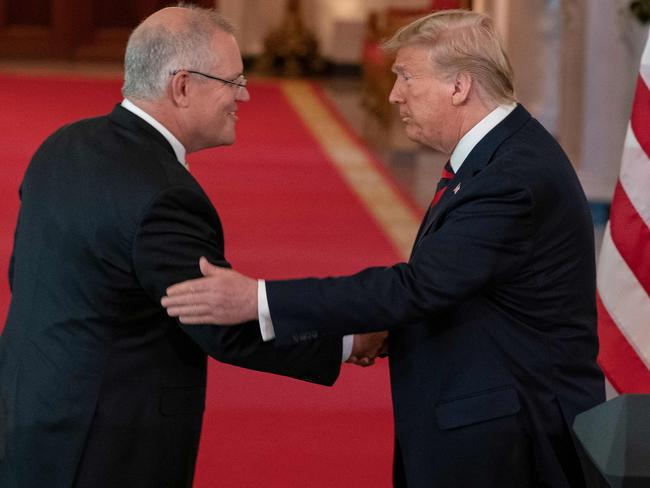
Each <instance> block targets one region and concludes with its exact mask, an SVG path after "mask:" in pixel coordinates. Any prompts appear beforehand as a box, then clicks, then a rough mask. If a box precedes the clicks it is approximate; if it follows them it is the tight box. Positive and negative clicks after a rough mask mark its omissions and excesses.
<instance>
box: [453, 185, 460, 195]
mask: <svg viewBox="0 0 650 488" xmlns="http://www.w3.org/2000/svg"><path fill="white" fill-rule="evenodd" d="M458 190H460V183H458V184H457V185H456V188H454V189H453V190H451V191H453V192H454V195H455V194H456V193H458Z"/></svg>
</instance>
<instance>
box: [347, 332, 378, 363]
mask: <svg viewBox="0 0 650 488" xmlns="http://www.w3.org/2000/svg"><path fill="white" fill-rule="evenodd" d="M352 340H353V342H352V353H351V354H350V357H349V358H348V360H347V361H346V363H351V364H356V365H357V366H363V367H366V366H372V365H373V364H375V359H376V358H385V357H386V356H388V332H385V331H384V332H372V333H370V334H356V335H354V336H353V339H352Z"/></svg>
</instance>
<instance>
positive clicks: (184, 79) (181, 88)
mask: <svg viewBox="0 0 650 488" xmlns="http://www.w3.org/2000/svg"><path fill="white" fill-rule="evenodd" d="M189 78H190V75H189V74H188V73H187V72H185V71H179V72H178V73H176V74H175V75H174V76H173V77H172V81H171V83H170V84H169V89H170V90H171V96H172V100H174V104H176V105H177V106H179V107H182V108H186V107H187V106H188V105H189V103H190V100H189V91H190V88H191V87H190V84H189V83H188V81H189Z"/></svg>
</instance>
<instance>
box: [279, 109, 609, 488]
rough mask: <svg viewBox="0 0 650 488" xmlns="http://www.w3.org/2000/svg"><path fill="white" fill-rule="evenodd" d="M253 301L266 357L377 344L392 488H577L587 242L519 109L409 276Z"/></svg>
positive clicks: (475, 153)
mask: <svg viewBox="0 0 650 488" xmlns="http://www.w3.org/2000/svg"><path fill="white" fill-rule="evenodd" d="M267 292H268V300H269V307H270V312H271V318H272V320H273V324H274V328H275V334H276V340H277V341H280V342H284V343H299V342H301V341H302V340H304V339H306V338H310V339H313V338H315V337H322V336H329V335H341V334H350V333H361V332H371V331H380V330H386V329H387V330H389V331H390V334H389V354H390V374H391V384H392V394H393V404H394V415H395V432H396V453H395V454H396V467H395V483H396V485H403V486H406V485H408V486H409V487H410V488H412V487H423V488H424V487H426V488H429V487H431V486H444V487H446V488H447V487H453V486H458V487H468V486H481V487H484V486H495V487H496V486H499V487H503V486H515V487H524V486H549V487H551V486H552V487H554V488H560V487H565V486H570V485H571V486H579V484H580V482H579V481H576V480H579V479H580V478H582V473H581V470H580V466H579V463H578V461H577V459H576V452H575V449H574V448H573V442H572V439H571V434H570V432H569V430H568V426H569V425H570V423H571V422H572V420H573V418H574V417H575V415H576V414H577V413H579V412H581V411H583V410H586V409H588V408H590V407H592V406H594V405H596V404H598V403H600V402H602V401H604V386H603V376H602V373H601V371H600V369H599V368H598V366H597V364H596V356H597V353H598V340H597V333H596V306H595V258H594V236H593V227H592V221H591V217H590V213H589V208H588V205H587V201H586V199H585V196H584V193H583V191H582V188H581V186H580V184H579V182H578V179H577V177H576V174H575V172H574V170H573V168H572V166H571V164H570V162H569V161H568V159H567V157H566V156H565V154H564V152H563V151H562V149H561V148H560V146H559V145H558V144H557V143H556V141H555V140H554V139H553V138H552V136H551V135H550V134H549V133H548V132H547V131H546V130H545V129H544V128H543V127H542V126H541V125H540V124H539V123H538V122H537V121H536V120H535V119H533V118H532V117H531V116H530V114H529V113H528V112H527V111H526V110H525V109H524V108H523V107H522V106H521V105H519V106H517V108H516V109H515V110H514V111H513V112H512V113H511V114H510V115H508V117H506V119H504V120H503V121H502V122H501V123H500V124H498V125H497V126H496V127H495V128H494V129H493V130H492V131H490V132H489V133H488V134H487V135H486V136H485V137H484V138H483V139H482V140H481V141H480V142H479V143H478V144H477V146H476V147H475V148H474V149H473V150H472V152H471V153H470V154H469V155H468V157H467V159H466V160H465V161H464V163H463V165H462V166H461V168H460V169H459V171H458V174H457V175H455V178H454V179H453V180H452V181H451V182H450V183H449V187H448V189H447V191H446V193H445V194H444V195H443V197H442V199H441V200H440V201H439V202H438V204H437V205H436V206H435V207H434V208H433V209H432V210H430V211H429V212H428V213H427V215H426V217H425V220H424V222H423V223H422V226H421V228H420V231H419V233H418V236H417V239H416V242H415V245H414V247H413V252H412V255H411V258H410V260H409V262H408V263H400V264H397V265H395V266H391V267H387V268H380V267H377V268H370V269H366V270H364V271H361V272H359V273H357V274H355V275H353V276H347V277H339V278H326V279H302V280H290V281H270V282H267ZM509 462H510V463H511V464H512V468H511V469H510V470H509V471H510V473H508V472H505V473H504V472H501V471H500V470H502V469H503V465H504V463H505V464H508V463H509ZM508 476H510V479H508Z"/></svg>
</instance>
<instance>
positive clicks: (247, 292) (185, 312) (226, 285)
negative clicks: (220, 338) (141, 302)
mask: <svg viewBox="0 0 650 488" xmlns="http://www.w3.org/2000/svg"><path fill="white" fill-rule="evenodd" d="M199 267H200V268H201V273H202V274H203V276H204V278H198V279H195V280H188V281H184V282H182V283H179V284H177V285H173V286H171V287H169V288H167V295H166V296H164V297H163V298H162V300H161V303H162V306H163V307H165V308H166V309H167V314H169V315H170V316H171V317H178V319H179V320H180V321H181V323H183V324H218V325H235V324H240V323H242V322H247V321H249V320H257V280H254V279H252V278H249V277H248V276H244V275H243V274H241V273H238V272H237V271H234V270H232V269H227V268H220V267H218V266H213V265H212V264H210V263H209V262H208V260H207V259H206V258H204V257H202V258H201V259H200V260H199Z"/></svg>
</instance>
